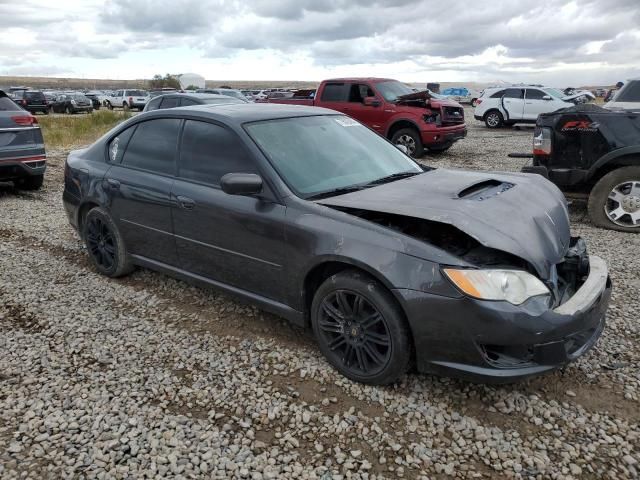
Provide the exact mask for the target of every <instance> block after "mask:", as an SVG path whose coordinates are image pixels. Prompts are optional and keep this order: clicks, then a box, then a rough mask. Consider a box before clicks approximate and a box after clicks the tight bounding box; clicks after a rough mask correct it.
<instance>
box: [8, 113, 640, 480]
mask: <svg viewBox="0 0 640 480" xmlns="http://www.w3.org/2000/svg"><path fill="white" fill-rule="evenodd" d="M467 114H469V111H467ZM470 123H471V128H470V134H469V137H468V138H467V139H466V140H464V141H463V142H459V143H458V144H456V145H455V146H454V147H453V148H452V149H451V150H450V151H449V152H447V153H445V154H442V155H439V156H436V157H428V158H426V161H427V162H428V163H430V164H433V165H436V166H447V167H453V168H473V169H500V170H511V171H517V170H519V169H520V167H521V166H522V165H523V164H524V163H525V160H514V159H509V158H507V156H506V155H507V153H509V152H512V151H520V152H525V151H529V149H530V145H531V129H525V130H522V131H517V130H499V131H489V130H486V129H484V127H481V126H480V125H479V123H477V122H474V121H473V120H470ZM49 153H50V155H51V156H52V160H51V164H50V169H49V171H48V174H47V179H46V182H45V188H44V189H43V190H41V191H40V192H36V193H19V192H16V191H15V190H13V189H12V188H11V187H9V186H0V259H1V260H0V262H1V263H0V269H1V270H0V272H1V274H0V332H1V335H0V477H1V478H34V479H36V478H100V479H102V478H145V477H146V478H157V477H162V476H170V477H174V478H201V477H206V478H249V479H260V478H264V479H266V478H321V479H330V478H331V479H340V478H362V479H375V478H378V479H379V478H450V477H458V478H483V477H484V478H502V477H504V478H539V479H547V478H554V479H570V478H576V479H578V478H588V479H599V478H637V477H638V471H639V470H640V467H639V465H638V461H639V460H640V451H639V444H640V427H639V419H640V413H639V412H640V408H639V407H640V404H639V396H640V374H639V373H638V360H639V357H640V354H639V348H638V346H639V344H640V337H639V328H638V314H637V312H638V307H639V304H640V295H638V293H639V289H640V288H639V287H640V274H639V272H640V260H639V259H638V255H637V252H638V247H639V246H640V237H637V236H634V235H632V234H624V233H618V232H612V231H606V230H599V229H596V228H594V227H593V226H591V225H590V224H589V222H588V219H587V217H586V215H585V212H584V207H583V206H582V205H579V204H576V205H572V208H571V211H572V223H573V229H574V232H575V233H577V234H579V235H582V236H584V237H585V238H586V240H587V242H588V246H589V249H590V251H591V252H592V253H596V254H598V255H600V256H602V257H603V258H605V259H606V260H607V262H608V263H609V266H610V269H611V274H612V277H613V281H614V293H613V300H612V305H611V309H610V313H609V317H608V324H607V327H606V330H605V332H604V334H603V337H602V339H601V340H600V342H599V343H598V345H597V347H596V348H595V349H594V350H592V351H591V352H590V353H589V354H588V355H586V356H585V357H584V358H582V359H581V360H579V361H578V362H577V363H575V364H573V365H571V366H569V367H568V368H566V369H565V370H564V371H559V372H555V373H553V374H550V375H547V376H544V377H541V378H537V379H533V380H529V381H526V382H522V383H519V384H516V385H511V386H502V387H494V386H483V385H473V384H469V383H465V382H461V381H456V380H451V379H442V378H437V377H433V376H426V375H417V374H411V375H409V376H407V378H406V379H405V380H404V381H403V383H402V384H400V385H397V386H395V387H386V388H379V387H367V386H363V385H360V384H356V383H353V382H350V381H348V380H346V379H344V378H343V377H341V376H339V375H338V374H336V373H335V372H334V371H333V370H332V369H331V368H330V367H329V366H328V364H327V363H326V362H325V361H324V359H323V358H322V357H321V355H320V353H319V352H318V350H317V349H316V348H315V346H314V344H313V340H312V338H311V336H310V334H309V333H308V332H303V331H299V330H297V329H295V328H293V327H291V326H289V325H288V324H286V323H285V322H284V321H283V320H281V319H278V318H276V317H274V316H271V315H268V314H266V313H263V312H261V311H259V310H257V309H255V308H253V307H250V306H246V305H242V304H240V303H238V302H237V301H235V300H233V299H231V298H229V297H226V296H223V295H220V294H218V293H216V292H213V291H207V290H201V289H198V288H195V287H192V286H189V285H187V284H185V283H183V282H180V281H176V280H173V279H170V278H168V277H165V276H163V275H160V274H157V273H153V272H149V271H144V270H138V271H137V272H135V273H134V274H133V275H131V276H130V277H128V278H125V279H121V280H110V279H107V278H104V277H101V276H100V275H98V274H96V273H95V272H94V271H93V270H92V269H91V267H90V266H89V263H88V261H87V258H86V255H85V253H84V250H83V247H82V245H81V244H80V242H79V241H78V239H77V238H76V237H75V235H74V234H73V233H72V229H71V227H70V226H68V224H67V221H66V217H65V214H64V211H63V209H62V206H61V190H62V183H61V179H62V171H63V158H64V154H65V152H49ZM496 221H499V219H496Z"/></svg>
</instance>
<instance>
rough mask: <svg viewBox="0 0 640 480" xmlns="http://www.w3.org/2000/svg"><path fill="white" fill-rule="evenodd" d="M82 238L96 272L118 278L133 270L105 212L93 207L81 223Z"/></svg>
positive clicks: (116, 230) (113, 224)
mask: <svg viewBox="0 0 640 480" xmlns="http://www.w3.org/2000/svg"><path fill="white" fill-rule="evenodd" d="M82 238H83V239H84V242H85V245H86V246H87V250H88V251H89V257H90V258H91V261H92V262H93V264H94V265H95V267H96V270H98V272H100V273H101V274H103V275H106V276H108V277H120V276H122V275H126V274H127V273H130V272H131V271H132V270H133V265H132V264H131V261H130V259H129V255H128V254H127V250H126V248H125V246H124V240H123V239H122V236H121V235H120V232H119V231H118V227H116V224H115V223H114V222H113V220H112V219H111V217H110V216H109V214H108V213H107V211H106V210H103V209H102V208H100V207H94V208H92V209H91V210H89V213H87V215H86V216H85V218H84V221H83V222H82Z"/></svg>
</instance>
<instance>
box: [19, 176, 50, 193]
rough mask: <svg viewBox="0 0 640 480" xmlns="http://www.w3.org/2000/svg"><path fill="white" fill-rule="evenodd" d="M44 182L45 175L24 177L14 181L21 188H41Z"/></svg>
mask: <svg viewBox="0 0 640 480" xmlns="http://www.w3.org/2000/svg"><path fill="white" fill-rule="evenodd" d="M43 183H44V175H34V176H31V177H24V178H21V179H19V180H16V181H15V182H14V184H15V186H16V188H17V189H19V190H40V188H41V187H42V184H43Z"/></svg>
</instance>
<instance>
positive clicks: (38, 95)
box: [24, 92, 45, 100]
mask: <svg viewBox="0 0 640 480" xmlns="http://www.w3.org/2000/svg"><path fill="white" fill-rule="evenodd" d="M24 98H28V99H29V100H45V97H44V93H42V92H25V94H24Z"/></svg>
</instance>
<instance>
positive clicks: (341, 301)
mask: <svg viewBox="0 0 640 480" xmlns="http://www.w3.org/2000/svg"><path fill="white" fill-rule="evenodd" d="M311 324H312V327H313V332H314V334H315V337H316V340H317V342H318V345H319V347H320V351H321V352H322V353H323V355H324V356H325V357H326V358H327V360H328V361H329V363H331V365H333V366H334V367H335V368H336V369H337V370H338V371H339V372H340V373H341V374H343V375H344V376H345V377H347V378H349V379H351V380H354V381H356V382H361V383H367V384H371V385H386V384H390V383H394V382H397V381H398V380H399V379H400V378H401V377H402V376H403V375H404V374H405V373H406V372H407V370H408V369H409V363H410V361H411V351H412V349H411V341H410V333H409V327H408V326H407V322H406V320H405V317H404V313H403V312H402V310H401V309H400V307H399V306H398V304H397V303H396V301H395V299H394V297H393V296H392V295H391V293H390V292H389V291H388V290H387V289H386V288H385V287H384V286H382V285H381V284H380V283H379V282H377V281H376V280H374V279H372V278H371V277H369V276H367V275H365V274H364V273H361V272H359V271H357V270H347V271H344V272H340V273H338V274H336V275H332V276H331V277H329V278H328V279H327V280H325V281H324V283H323V284H322V285H320V287H319V288H318V290H317V291H316V293H315V296H314V298H313V303H312V305H311Z"/></svg>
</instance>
